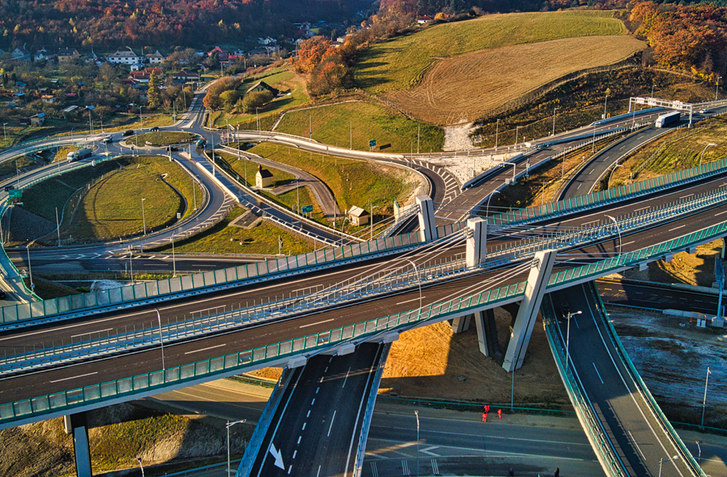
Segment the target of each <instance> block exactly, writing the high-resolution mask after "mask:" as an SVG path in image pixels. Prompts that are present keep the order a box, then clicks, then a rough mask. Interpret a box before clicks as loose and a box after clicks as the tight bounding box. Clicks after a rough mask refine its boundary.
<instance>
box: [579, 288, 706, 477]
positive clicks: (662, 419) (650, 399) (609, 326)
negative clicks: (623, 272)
mask: <svg viewBox="0 0 727 477" xmlns="http://www.w3.org/2000/svg"><path fill="white" fill-rule="evenodd" d="M589 288H590V292H591V295H592V296H593V300H594V302H595V303H596V306H597V307H598V309H599V311H600V312H601V315H602V316H603V317H604V319H603V323H604V326H605V328H606V330H607V332H608V336H609V338H610V339H611V342H612V343H613V345H614V348H615V349H616V351H617V352H618V354H619V356H620V357H621V361H623V363H624V364H625V365H626V369H628V371H629V374H630V375H631V379H632V380H633V382H634V384H635V385H636V387H637V389H638V390H639V393H640V394H641V396H642V397H643V398H644V401H645V402H646V404H647V405H648V406H649V409H650V410H651V412H652V413H653V414H654V417H655V418H656V420H657V422H658V423H659V425H660V426H661V428H662V429H663V430H664V433H665V434H666V435H667V436H668V437H669V439H670V440H671V441H672V443H673V444H674V446H675V447H676V448H677V449H678V450H679V453H680V454H681V455H682V458H683V459H684V462H685V463H686V464H687V465H688V466H689V468H690V470H691V471H692V474H694V475H698V476H700V477H707V474H705V473H704V471H703V470H702V468H701V466H700V465H699V464H698V463H697V461H696V460H694V456H693V455H692V453H691V452H689V449H687V446H685V445H684V441H682V439H681V437H679V434H678V433H677V432H676V430H674V428H673V427H672V425H671V423H670V422H669V419H667V417H666V416H665V415H664V413H663V412H662V410H661V407H659V404H658V403H657V402H656V399H654V396H652V394H651V391H649V388H648V387H647V386H646V383H644V381H643V379H641V374H639V371H638V370H637V369H636V366H635V365H634V362H633V361H631V358H630V357H629V354H628V353H627V352H626V349H625V348H624V346H623V343H622V342H621V339H620V338H619V337H618V333H616V330H615V329H614V327H613V323H611V320H608V319H605V317H607V316H608V311H607V310H606V306H605V305H604V304H603V300H601V296H600V295H599V294H598V291H597V290H596V289H595V284H593V282H591V286H590V287H589Z"/></svg>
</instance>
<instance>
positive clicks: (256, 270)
mask: <svg viewBox="0 0 727 477" xmlns="http://www.w3.org/2000/svg"><path fill="white" fill-rule="evenodd" d="M457 225H458V224H453V225H447V226H446V227H444V229H446V230H444V231H443V232H442V233H447V232H449V233H451V231H453V230H456V229H457ZM440 236H441V235H440ZM419 244H421V241H420V239H419V236H418V234H416V233H410V234H403V235H397V236H394V237H388V238H380V239H376V240H373V241H368V242H362V243H356V244H351V245H344V246H342V247H336V248H327V249H321V250H317V251H314V252H308V253H305V254H300V255H292V256H288V257H281V258H278V259H275V260H268V261H265V262H258V263H250V264H247V265H239V266H236V267H229V268H224V269H220V270H214V271H209V272H203V273H198V274H194V275H185V276H181V277H175V278H167V279H163V280H159V281H152V282H145V283H137V284H131V285H126V286H123V287H119V288H111V289H106V290H95V291H92V292H88V293H82V294H78V295H71V296H66V297H60V298H54V299H50V300H44V301H37V302H34V303H20V304H16V305H11V306H5V307H2V308H0V324H15V323H18V322H21V321H26V320H34V319H38V318H43V317H47V316H50V315H57V314H68V313H73V312H77V311H80V310H87V309H90V308H98V307H117V308H118V307H120V306H121V305H123V304H127V303H132V302H139V301H142V300H152V299H153V300H158V299H161V298H165V297H168V296H170V295H173V294H178V293H184V292H195V291H196V292H198V291H201V290H202V289H205V288H211V287H220V286H225V285H228V286H229V285H232V284H239V283H240V282H243V281H247V282H258V281H261V280H265V279H269V278H271V277H281V276H287V275H290V274H292V273H294V272H300V271H303V270H314V269H316V268H319V267H320V266H322V265H331V264H334V263H336V262H339V263H341V264H343V263H349V262H352V261H357V260H359V259H361V258H363V257H366V258H370V257H372V256H377V255H381V254H386V253H392V252H397V251H401V250H406V249H408V248H411V247H413V246H417V245H419Z"/></svg>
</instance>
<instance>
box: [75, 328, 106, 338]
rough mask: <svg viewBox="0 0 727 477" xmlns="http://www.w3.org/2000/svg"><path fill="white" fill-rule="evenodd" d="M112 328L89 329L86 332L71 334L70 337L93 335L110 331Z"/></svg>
mask: <svg viewBox="0 0 727 477" xmlns="http://www.w3.org/2000/svg"><path fill="white" fill-rule="evenodd" d="M111 330H113V328H106V329H105V330H97V331H89V332H88V333H81V334H78V335H72V336H71V338H78V337H79V336H85V335H93V334H96V333H103V332H104V331H111Z"/></svg>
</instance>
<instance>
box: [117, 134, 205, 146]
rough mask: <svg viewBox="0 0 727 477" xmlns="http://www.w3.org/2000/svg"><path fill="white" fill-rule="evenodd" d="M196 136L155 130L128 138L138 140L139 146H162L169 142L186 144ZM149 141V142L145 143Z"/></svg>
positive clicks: (132, 140)
mask: <svg viewBox="0 0 727 477" xmlns="http://www.w3.org/2000/svg"><path fill="white" fill-rule="evenodd" d="M196 138H197V136H196V135H195V134H190V133H186V132H179V131H156V132H147V133H142V134H138V135H137V137H136V138H130V139H129V141H130V142H132V143H134V141H136V140H138V141H139V145H140V146H144V145H147V146H153V147H162V146H169V145H171V144H186V143H189V142H192V141H194V140H195V139H196ZM147 143H149V144H147Z"/></svg>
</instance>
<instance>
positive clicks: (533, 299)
mask: <svg viewBox="0 0 727 477" xmlns="http://www.w3.org/2000/svg"><path fill="white" fill-rule="evenodd" d="M555 255H556V251H555V250H545V251H542V252H538V253H536V254H535V258H534V259H533V264H532V268H531V269H530V275H528V283H527V286H526V287H525V296H524V297H523V300H522V302H521V303H520V310H518V314H517V317H516V318H515V325H514V326H513V330H512V334H511V336H510V343H509V344H508V345H507V351H506V352H505V361H504V362H503V363H502V367H503V368H505V370H506V371H508V372H513V371H515V370H516V369H520V367H522V365H523V361H524V360H525V352H526V351H527V349H528V344H529V343H530V335H531V334H532V332H533V327H534V326H535V320H536V318H537V317H538V310H540V303H541V302H542V301H543V295H544V294H545V289H546V287H547V286H548V279H549V278H550V272H551V271H552V270H553V263H554V262H555Z"/></svg>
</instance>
